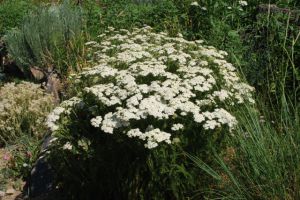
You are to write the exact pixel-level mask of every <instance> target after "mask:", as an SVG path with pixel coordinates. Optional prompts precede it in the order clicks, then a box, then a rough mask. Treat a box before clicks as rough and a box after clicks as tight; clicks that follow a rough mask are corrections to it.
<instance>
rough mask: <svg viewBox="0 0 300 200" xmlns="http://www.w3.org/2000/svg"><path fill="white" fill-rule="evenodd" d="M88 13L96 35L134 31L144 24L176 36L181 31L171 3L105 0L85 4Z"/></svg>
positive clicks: (166, 0)
mask: <svg viewBox="0 0 300 200" xmlns="http://www.w3.org/2000/svg"><path fill="white" fill-rule="evenodd" d="M83 5H84V6H83V7H84V8H85V9H86V13H87V21H88V29H90V30H91V31H90V34H91V35H92V36H96V35H99V34H100V33H102V32H103V31H104V30H106V29H107V27H109V26H112V27H115V28H118V29H120V28H125V29H131V28H134V27H142V26H144V25H149V26H152V27H153V28H154V29H155V30H157V31H164V30H168V31H169V32H171V33H173V34H176V33H178V32H179V31H180V29H179V24H178V23H179V22H178V21H179V19H178V18H179V15H180V13H179V11H178V10H177V8H176V7H175V5H174V4H173V2H172V1H171V0H162V1H151V2H150V1H149V2H148V1H147V2H136V1H134V0H125V1H122V0H118V1H110V0H105V1H101V3H99V4H97V3H95V2H93V1H87V2H86V3H84V4H83Z"/></svg>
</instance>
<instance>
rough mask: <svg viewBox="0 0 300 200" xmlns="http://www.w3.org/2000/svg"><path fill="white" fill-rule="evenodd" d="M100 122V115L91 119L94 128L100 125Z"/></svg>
mask: <svg viewBox="0 0 300 200" xmlns="http://www.w3.org/2000/svg"><path fill="white" fill-rule="evenodd" d="M101 122H102V117H101V116H97V117H95V118H92V119H91V124H92V126H94V127H96V128H98V127H100V124H101Z"/></svg>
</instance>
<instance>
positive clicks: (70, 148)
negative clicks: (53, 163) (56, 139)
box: [63, 142, 73, 150]
mask: <svg viewBox="0 0 300 200" xmlns="http://www.w3.org/2000/svg"><path fill="white" fill-rule="evenodd" d="M72 148H73V146H72V145H71V143H70V142H67V143H66V144H64V146H63V149H64V150H72Z"/></svg>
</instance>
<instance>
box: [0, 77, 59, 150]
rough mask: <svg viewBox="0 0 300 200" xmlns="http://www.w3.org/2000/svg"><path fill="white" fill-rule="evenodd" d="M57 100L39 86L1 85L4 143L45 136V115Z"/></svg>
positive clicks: (0, 135) (0, 121)
mask: <svg viewBox="0 0 300 200" xmlns="http://www.w3.org/2000/svg"><path fill="white" fill-rule="evenodd" d="M53 104H54V99H53V98H52V96H51V95H46V94H45V93H44V91H43V90H42V89H41V88H40V86H39V85H36V84H32V83H29V82H21V83H19V84H15V83H7V84H5V85H4V86H2V87H1V88H0V145H1V146H2V145H4V144H11V143H14V142H15V140H16V139H17V138H19V137H21V136H24V135H27V136H33V137H37V138H41V137H43V136H44V134H45V133H46V130H47V129H46V128H45V126H44V125H43V123H44V120H45V116H46V115H47V114H48V113H49V112H50V111H51V109H52V108H53Z"/></svg>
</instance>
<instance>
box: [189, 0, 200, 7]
mask: <svg viewBox="0 0 300 200" xmlns="http://www.w3.org/2000/svg"><path fill="white" fill-rule="evenodd" d="M191 6H199V3H198V2H197V1H194V2H192V3H191Z"/></svg>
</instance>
